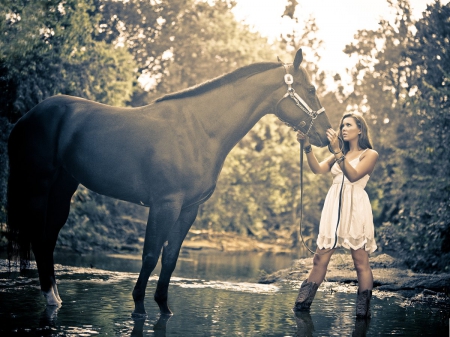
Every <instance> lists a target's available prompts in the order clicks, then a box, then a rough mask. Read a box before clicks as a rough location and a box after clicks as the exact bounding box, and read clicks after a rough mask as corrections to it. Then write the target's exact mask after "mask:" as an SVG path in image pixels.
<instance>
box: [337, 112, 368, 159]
mask: <svg viewBox="0 0 450 337" xmlns="http://www.w3.org/2000/svg"><path fill="white" fill-rule="evenodd" d="M348 117H352V118H353V119H354V120H355V122H356V125H357V126H358V128H359V130H361V134H360V135H359V139H358V146H359V147H360V148H361V149H363V150H364V149H367V148H368V149H372V148H373V147H372V141H371V139H370V135H369V128H368V126H367V122H366V120H365V119H364V117H363V116H361V115H359V114H355V113H352V112H350V113H346V114H344V115H343V116H342V118H341V121H340V122H339V136H340V137H341V138H342V139H344V138H343V137H342V125H343V122H344V119H345V118H348ZM348 151H350V147H349V144H348V142H346V141H344V151H343V152H344V153H347V152H348Z"/></svg>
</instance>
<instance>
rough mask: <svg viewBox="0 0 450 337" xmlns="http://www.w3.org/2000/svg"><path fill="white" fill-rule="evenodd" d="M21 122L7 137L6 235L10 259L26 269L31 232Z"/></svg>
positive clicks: (29, 252)
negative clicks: (28, 228) (17, 261)
mask: <svg viewBox="0 0 450 337" xmlns="http://www.w3.org/2000/svg"><path fill="white" fill-rule="evenodd" d="M24 132H25V130H23V127H22V126H21V125H20V121H19V122H18V123H17V124H16V125H15V126H14V128H13V130H12V131H11V134H10V136H9V139H8V157H9V177H8V188H7V202H6V214H7V218H6V236H7V239H8V259H9V261H10V262H11V261H13V260H17V259H18V258H20V267H21V269H22V268H25V267H26V266H27V265H28V263H29V261H30V256H31V238H32V235H31V233H30V231H29V230H27V227H29V226H30V225H31V223H32V221H30V219H27V210H26V206H25V205H24V204H27V203H28V202H29V200H26V196H27V195H28V192H29V191H28V188H27V186H26V185H27V183H26V180H27V179H26V172H23V171H24V167H25V165H24V163H23V158H24V153H23V150H24V146H23V145H24V141H25V140H24V139H25V137H23V133H24Z"/></svg>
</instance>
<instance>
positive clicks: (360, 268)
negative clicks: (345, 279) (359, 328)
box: [352, 249, 373, 318]
mask: <svg viewBox="0 0 450 337" xmlns="http://www.w3.org/2000/svg"><path fill="white" fill-rule="evenodd" d="M352 257H353V263H354V264H355V269H356V274H357V276H358V294H357V299H356V316H357V317H365V318H367V317H370V316H371V312H370V300H371V298H372V288H373V275H372V269H370V265H369V254H368V253H367V252H366V251H365V250H364V249H358V250H353V249H352Z"/></svg>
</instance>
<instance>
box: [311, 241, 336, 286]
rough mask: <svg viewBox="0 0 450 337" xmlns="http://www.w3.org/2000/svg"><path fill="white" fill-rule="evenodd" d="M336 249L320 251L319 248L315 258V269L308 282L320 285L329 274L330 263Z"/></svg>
mask: <svg viewBox="0 0 450 337" xmlns="http://www.w3.org/2000/svg"><path fill="white" fill-rule="evenodd" d="M335 250H336V249H319V248H317V250H316V254H315V255H314V258H313V269H312V270H311V272H310V273H309V276H308V282H314V283H317V284H318V285H320V284H321V283H322V281H323V280H324V278H325V275H326V273H327V268H328V263H329V262H330V259H331V255H333V253H334V251H335Z"/></svg>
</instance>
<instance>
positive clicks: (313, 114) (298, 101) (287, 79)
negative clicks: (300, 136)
mask: <svg viewBox="0 0 450 337" xmlns="http://www.w3.org/2000/svg"><path fill="white" fill-rule="evenodd" d="M290 66H292V63H283V67H284V70H285V72H286V74H285V75H284V83H286V85H287V92H286V93H285V94H284V96H283V97H282V98H281V99H280V100H279V101H278V103H277V105H276V107H275V115H276V116H277V117H278V119H280V120H281V121H282V122H283V123H286V124H288V125H289V126H290V127H292V128H293V129H294V130H295V131H297V130H299V129H300V128H303V127H305V126H306V122H305V121H301V122H300V123H298V124H297V125H292V124H291V123H289V122H287V121H285V120H283V119H282V118H281V117H280V116H279V114H278V105H279V104H280V103H281V101H282V100H284V99H285V98H291V99H292V100H293V101H294V102H295V105H296V106H297V107H298V108H300V109H301V110H302V111H303V112H305V113H306V114H307V115H308V116H309V117H310V118H311V121H310V123H309V127H308V129H307V131H306V133H304V134H305V135H308V133H309V131H311V128H312V126H313V124H314V120H315V119H316V118H317V117H318V116H319V115H320V114H321V113H322V112H325V108H324V107H321V108H320V109H319V110H317V111H314V110H313V109H311V108H310V106H309V105H308V103H306V102H305V101H304V100H303V99H302V98H301V97H300V96H299V95H298V94H297V93H296V92H295V90H294V88H293V87H292V84H293V83H294V78H293V77H292V75H291V74H290V73H289V71H288V69H289V67H290Z"/></svg>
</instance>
